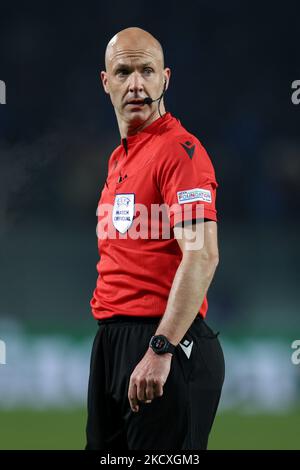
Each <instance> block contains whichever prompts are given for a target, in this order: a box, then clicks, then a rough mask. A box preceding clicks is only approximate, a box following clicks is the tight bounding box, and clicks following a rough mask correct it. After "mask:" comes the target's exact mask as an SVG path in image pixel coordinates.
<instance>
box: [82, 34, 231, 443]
mask: <svg viewBox="0 0 300 470" xmlns="http://www.w3.org/2000/svg"><path fill="white" fill-rule="evenodd" d="M105 67H106V70H105V71H102V72H101V80H102V84H103V87H104V90H105V92H106V93H107V94H108V95H109V96H110V99H111V102H112V105H113V107H114V110H115V113H116V118H117V122H118V127H119V132H120V145H119V146H118V147H117V148H116V149H115V150H114V151H113V153H112V154H111V156H110V159H109V163H108V174H107V179H106V182H105V185H104V187H103V190H102V193H101V197H100V200H99V204H98V211H97V213H98V226H97V234H98V248H99V254H100V261H99V263H98V265H97V271H98V274H99V276H98V279H97V285H96V288H95V290H94V293H93V297H92V300H91V308H92V312H93V315H94V317H95V319H96V320H97V321H98V324H99V328H98V332H97V334H96V337H95V340H94V344H93V349H92V355H91V366H90V378H89V390H88V420H87V428H86V433H87V444H86V449H95V450H102V451H108V450H110V451H117V450H118V451H119V450H167V449H169V450H170V449H173V450H197V449H206V448H207V442H208V436H209V433H210V430H211V427H212V424H213V421H214V418H215V414H216V410H217V407H218V404H219V399H220V395H221V389H222V385H223V381H224V358H223V353H222V349H221V346H220V343H219V341H218V338H217V334H215V333H214V332H213V331H212V330H211V328H210V327H209V326H208V325H207V324H206V322H205V321H204V318H205V316H206V313H207V308H208V303H207V298H206V294H207V290H208V288H209V285H210V283H211V281H212V278H213V276H214V272H215V269H216V267H217V264H218V243H217V212H216V208H215V200H216V188H217V186H218V184H217V182H216V178H215V172H214V168H213V166H212V163H211V161H210V158H209V156H208V154H207V153H206V151H205V149H204V148H203V146H202V145H201V143H200V142H199V140H198V139H197V138H196V137H195V136H194V135H193V134H191V133H189V132H188V131H187V130H186V129H185V128H184V127H183V126H182V124H181V123H180V121H179V120H178V119H176V118H175V117H174V116H173V115H172V114H171V113H170V112H166V110H165V106H164V99H163V98H164V93H165V91H166V90H167V89H168V86H169V82H170V75H171V71H170V69H169V68H167V67H165V66H164V55H163V50H162V47H161V45H160V43H159V42H158V41H157V40H156V39H155V38H154V37H153V36H152V35H151V34H149V33H148V32H146V31H144V30H142V29H140V28H135V27H131V28H127V29H124V30H122V31H120V32H119V33H118V34H116V35H115V36H114V37H113V38H112V39H111V40H110V42H109V43H108V45H107V48H106V53H105ZM157 207H159V208H161V211H160V212H159V213H158V215H157V212H155V211H154V210H153V209H156V208H157ZM168 229H169V232H168ZM166 234H167V235H168V236H166Z"/></svg>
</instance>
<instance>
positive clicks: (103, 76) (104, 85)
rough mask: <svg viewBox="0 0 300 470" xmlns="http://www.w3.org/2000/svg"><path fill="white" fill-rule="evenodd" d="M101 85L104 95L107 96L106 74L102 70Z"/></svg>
mask: <svg viewBox="0 0 300 470" xmlns="http://www.w3.org/2000/svg"><path fill="white" fill-rule="evenodd" d="M100 77H101V81H102V85H103V88H104V91H105V93H107V94H109V86H108V80H107V73H106V72H104V71H103V70H102V72H101V73H100Z"/></svg>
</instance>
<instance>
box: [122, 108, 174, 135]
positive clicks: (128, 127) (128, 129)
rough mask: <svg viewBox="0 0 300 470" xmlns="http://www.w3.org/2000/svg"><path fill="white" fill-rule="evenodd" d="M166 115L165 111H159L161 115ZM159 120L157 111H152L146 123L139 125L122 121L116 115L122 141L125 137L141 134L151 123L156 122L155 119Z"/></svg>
mask: <svg viewBox="0 0 300 470" xmlns="http://www.w3.org/2000/svg"><path fill="white" fill-rule="evenodd" d="M164 114H166V110H165V109H163V110H162V111H161V115H162V116H163V115H164ZM158 118H160V115H159V112H158V110H156V111H154V112H153V113H152V114H150V116H149V117H148V119H146V121H143V122H140V123H130V122H126V121H123V120H122V119H121V118H120V117H119V116H118V115H117V121H118V126H119V132H120V135H121V138H122V139H126V138H127V137H130V136H132V135H136V134H138V133H139V132H141V131H142V130H143V129H145V128H146V127H148V126H149V125H150V124H152V122H154V121H156V119H158Z"/></svg>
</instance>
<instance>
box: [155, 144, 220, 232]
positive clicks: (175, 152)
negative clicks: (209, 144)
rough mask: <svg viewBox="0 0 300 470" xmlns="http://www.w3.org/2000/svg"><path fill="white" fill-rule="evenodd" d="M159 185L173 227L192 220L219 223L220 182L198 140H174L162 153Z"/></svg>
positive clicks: (157, 176) (158, 177) (158, 172)
mask: <svg viewBox="0 0 300 470" xmlns="http://www.w3.org/2000/svg"><path fill="white" fill-rule="evenodd" d="M156 171H157V173H156V178H157V185H158V188H159V190H160V193H161V196H162V199H163V201H164V203H165V204H166V205H167V207H168V212H169V218H170V226H171V227H172V228H173V227H174V225H176V224H177V223H179V222H183V221H191V220H192V219H199V218H200V219H209V220H213V221H217V210H216V189H217V187H218V183H217V181H216V177H215V171H214V168H213V165H212V162H211V160H210V158H209V156H208V154H207V152H206V150H205V148H204V147H203V145H202V144H201V143H200V142H199V141H198V139H196V138H195V137H193V138H192V137H191V136H188V138H187V137H186V136H184V137H183V138H179V137H175V138H173V139H172V141H170V142H168V143H167V145H165V146H164V148H163V149H162V150H161V152H160V156H159V163H158V166H157V170H156Z"/></svg>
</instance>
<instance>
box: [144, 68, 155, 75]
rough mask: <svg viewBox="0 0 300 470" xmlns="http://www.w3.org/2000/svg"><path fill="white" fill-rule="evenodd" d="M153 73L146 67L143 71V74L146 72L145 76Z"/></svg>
mask: <svg viewBox="0 0 300 470" xmlns="http://www.w3.org/2000/svg"><path fill="white" fill-rule="evenodd" d="M153 71H154V70H153V69H151V67H146V68H145V69H144V72H146V74H150V73H152V72H153Z"/></svg>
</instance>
